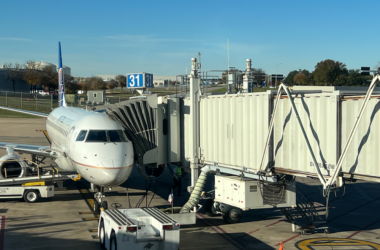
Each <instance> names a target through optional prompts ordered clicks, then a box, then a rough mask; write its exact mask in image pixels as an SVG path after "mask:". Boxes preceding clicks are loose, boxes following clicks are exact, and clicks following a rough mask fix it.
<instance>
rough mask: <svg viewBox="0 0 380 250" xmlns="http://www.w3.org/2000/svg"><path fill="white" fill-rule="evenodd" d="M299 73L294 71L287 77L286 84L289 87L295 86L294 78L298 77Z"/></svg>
mask: <svg viewBox="0 0 380 250" xmlns="http://www.w3.org/2000/svg"><path fill="white" fill-rule="evenodd" d="M298 73H299V71H298V70H293V71H291V72H289V74H288V75H287V76H286V77H285V80H284V81H285V83H286V84H287V85H289V86H293V85H294V76H295V75H297V74H298Z"/></svg>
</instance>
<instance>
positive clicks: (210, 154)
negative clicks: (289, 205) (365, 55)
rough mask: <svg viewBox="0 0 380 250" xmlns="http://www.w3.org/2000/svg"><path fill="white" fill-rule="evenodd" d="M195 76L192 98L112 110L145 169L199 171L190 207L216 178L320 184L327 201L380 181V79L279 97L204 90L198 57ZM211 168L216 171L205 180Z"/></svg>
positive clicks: (139, 101)
mask: <svg viewBox="0 0 380 250" xmlns="http://www.w3.org/2000/svg"><path fill="white" fill-rule="evenodd" d="M189 78H190V93H189V94H188V95H186V96H179V97H178V96H167V97H157V96H154V95H153V96H149V97H141V98H136V99H131V100H129V101H127V102H123V103H120V104H117V105H112V106H110V107H109V108H108V109H107V111H106V112H107V114H108V115H109V116H110V117H112V118H113V119H115V120H117V121H119V122H120V123H121V124H122V125H123V126H124V128H125V129H126V132H127V135H128V137H129V138H130V139H131V140H132V141H133V143H134V144H135V148H136V161H137V162H138V163H139V164H143V165H148V166H151V167H157V166H159V165H161V164H164V163H175V164H179V165H182V166H184V167H188V168H189V169H190V170H191V187H190V188H189V191H190V192H192V191H193V190H194V191H195V192H192V198H191V199H193V201H192V202H191V204H189V206H188V208H192V207H194V206H195V205H196V204H197V202H199V199H200V196H201V192H202V191H203V185H204V184H200V185H198V182H197V180H198V178H199V179H201V182H205V180H206V178H207V177H206V176H207V174H208V173H209V172H212V173H216V174H229V175H234V176H240V177H242V178H243V177H247V178H252V179H253V180H261V181H266V182H267V181H269V182H277V181H278V180H279V179H281V178H278V177H281V176H284V175H285V176H302V177H312V178H319V180H320V181H321V184H322V185H323V186H324V190H325V191H324V195H325V196H327V195H328V193H329V191H330V189H331V188H334V187H336V188H338V187H340V186H342V185H343V184H344V179H351V180H353V179H364V180H371V181H376V182H380V168H379V164H380V154H378V153H377V152H378V151H379V146H380V145H379V144H380V140H379V139H380V134H379V133H380V132H379V131H380V130H379V129H378V127H379V126H380V115H379V114H378V110H380V108H379V107H380V89H378V88H376V82H377V81H378V80H379V78H380V77H379V76H376V77H374V79H373V81H372V83H371V85H370V87H369V88H347V87H331V88H328V87H318V86H316V87H303V88H299V87H294V89H293V90H290V89H289V88H288V87H287V86H285V85H284V84H281V86H280V88H279V90H278V91H266V92H256V93H237V94H221V95H212V94H203V93H202V92H201V89H200V79H199V77H198V76H197V69H196V60H195V59H192V70H191V74H190V76H189ZM367 90H368V91H367ZM204 166H211V168H212V170H210V171H205V172H204V173H203V172H202V174H201V175H199V170H200V169H201V168H202V167H204ZM248 176H249V177H248ZM197 185H198V186H197ZM193 194H194V195H193ZM187 210H188V209H187Z"/></svg>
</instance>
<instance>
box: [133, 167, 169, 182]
mask: <svg viewBox="0 0 380 250" xmlns="http://www.w3.org/2000/svg"><path fill="white" fill-rule="evenodd" d="M136 165H137V169H138V170H139V173H140V174H141V175H142V176H143V177H144V178H146V179H150V180H158V179H160V178H161V177H162V176H163V175H164V172H165V168H166V164H165V165H162V166H158V167H154V166H149V165H143V164H136Z"/></svg>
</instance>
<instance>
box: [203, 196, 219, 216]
mask: <svg viewBox="0 0 380 250" xmlns="http://www.w3.org/2000/svg"><path fill="white" fill-rule="evenodd" d="M205 212H206V214H207V216H210V217H215V216H219V215H220V214H218V213H217V212H216V209H215V207H214V200H213V199H207V200H206V203H205Z"/></svg>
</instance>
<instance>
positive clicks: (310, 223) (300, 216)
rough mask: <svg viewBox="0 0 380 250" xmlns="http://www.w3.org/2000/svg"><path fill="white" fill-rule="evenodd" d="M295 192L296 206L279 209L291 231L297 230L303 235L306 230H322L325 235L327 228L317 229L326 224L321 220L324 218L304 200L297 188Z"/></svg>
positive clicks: (312, 205)
mask: <svg viewBox="0 0 380 250" xmlns="http://www.w3.org/2000/svg"><path fill="white" fill-rule="evenodd" d="M296 190H297V192H296V197H297V204H296V206H295V207H287V208H281V212H282V213H283V214H284V215H285V217H286V218H287V219H288V220H289V222H290V223H292V231H293V232H296V230H297V229H300V230H301V233H302V234H305V232H306V230H308V231H311V232H313V231H314V230H315V229H324V231H325V233H328V228H327V227H317V226H318V225H321V224H326V220H325V219H323V218H324V216H321V215H320V214H319V213H318V212H317V210H316V209H315V206H314V204H313V203H312V202H311V201H309V200H308V199H307V198H306V196H305V195H304V194H303V193H302V191H301V190H300V189H299V188H298V187H297V189H296Z"/></svg>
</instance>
